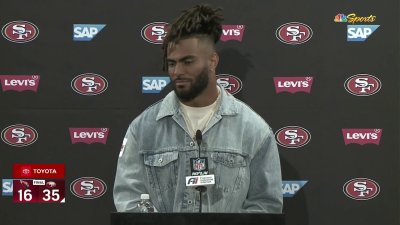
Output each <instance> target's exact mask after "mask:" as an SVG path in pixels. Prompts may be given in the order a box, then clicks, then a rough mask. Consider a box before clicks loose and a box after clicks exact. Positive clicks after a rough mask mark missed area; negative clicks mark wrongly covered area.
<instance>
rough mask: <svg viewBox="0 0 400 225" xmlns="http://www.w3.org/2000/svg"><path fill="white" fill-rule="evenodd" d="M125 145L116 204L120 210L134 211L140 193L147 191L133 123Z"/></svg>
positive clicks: (122, 153) (115, 192) (116, 182)
mask: <svg viewBox="0 0 400 225" xmlns="http://www.w3.org/2000/svg"><path fill="white" fill-rule="evenodd" d="M125 139H126V144H125V147H124V146H123V147H122V148H121V152H120V155H119V159H118V165H117V173H116V176H115V182H114V190H113V195H114V204H115V207H116V209H117V211H118V212H127V211H133V210H134V208H135V207H136V206H137V203H138V202H139V201H140V195H141V194H143V193H147V191H146V188H145V185H144V179H145V176H144V174H145V171H144V170H145V168H144V165H143V157H142V156H141V155H140V154H139V149H138V148H137V146H138V143H137V140H136V137H135V128H134V126H133V125H132V124H131V125H130V126H129V128H128V131H127V132H126V135H125V138H124V140H125Z"/></svg>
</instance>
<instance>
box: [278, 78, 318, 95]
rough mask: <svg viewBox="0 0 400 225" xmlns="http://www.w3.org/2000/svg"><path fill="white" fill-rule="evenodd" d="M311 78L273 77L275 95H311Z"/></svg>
mask: <svg viewBox="0 0 400 225" xmlns="http://www.w3.org/2000/svg"><path fill="white" fill-rule="evenodd" d="M313 80H314V79H313V77H274V83H275V90H276V93H277V94H278V93H281V92H289V93H292V94H293V93H296V92H306V93H311V87H312V84H313Z"/></svg>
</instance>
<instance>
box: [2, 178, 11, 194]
mask: <svg viewBox="0 0 400 225" xmlns="http://www.w3.org/2000/svg"><path fill="white" fill-rule="evenodd" d="M1 195H2V196H12V195H13V180H12V179H2V192H1Z"/></svg>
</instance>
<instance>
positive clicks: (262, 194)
mask: <svg viewBox="0 0 400 225" xmlns="http://www.w3.org/2000/svg"><path fill="white" fill-rule="evenodd" d="M250 163H251V164H250V186H249V191H248V194H247V198H246V200H245V201H244V203H243V207H242V212H265V213H282V207H283V193H282V176H281V166H280V161H279V152H278V147H277V145H276V141H275V138H274V135H273V132H272V130H271V129H269V133H268V134H267V135H266V137H265V138H264V141H263V143H262V144H261V146H260V148H259V150H258V152H257V153H256V154H255V156H254V158H253V159H252V160H251V162H250Z"/></svg>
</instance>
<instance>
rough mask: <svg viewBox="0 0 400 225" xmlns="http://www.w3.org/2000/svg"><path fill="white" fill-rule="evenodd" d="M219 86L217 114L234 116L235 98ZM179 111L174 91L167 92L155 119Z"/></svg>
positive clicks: (235, 108) (235, 109)
mask: <svg viewBox="0 0 400 225" xmlns="http://www.w3.org/2000/svg"><path fill="white" fill-rule="evenodd" d="M218 86H219V87H220V88H221V103H220V106H219V109H218V111H217V113H216V114H217V115H221V116H234V115H236V114H237V113H238V106H237V103H236V101H235V98H234V97H233V96H232V95H231V94H230V93H228V92H227V91H226V90H225V88H223V87H222V86H221V85H220V84H218ZM178 113H179V99H178V97H177V96H176V94H175V92H174V91H171V92H170V93H168V95H167V96H165V98H164V99H163V100H162V103H161V107H160V111H159V112H158V114H157V118H156V120H159V119H161V118H164V117H166V116H173V115H177V114H178Z"/></svg>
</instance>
